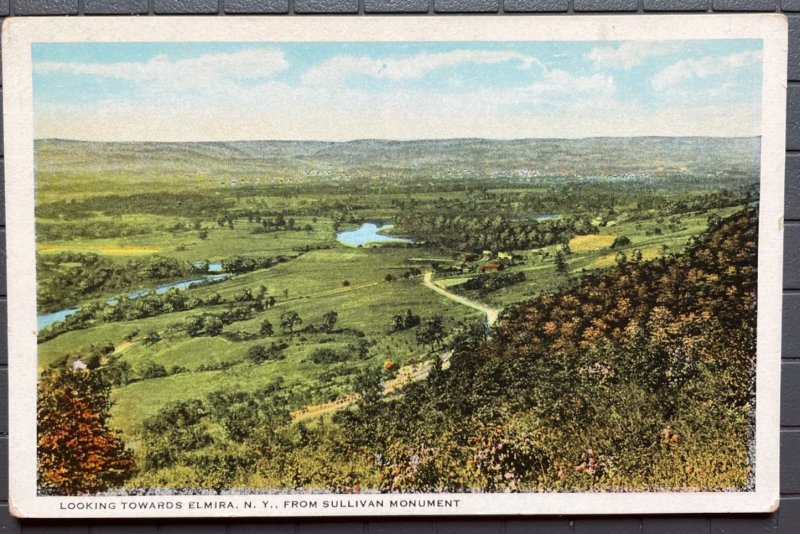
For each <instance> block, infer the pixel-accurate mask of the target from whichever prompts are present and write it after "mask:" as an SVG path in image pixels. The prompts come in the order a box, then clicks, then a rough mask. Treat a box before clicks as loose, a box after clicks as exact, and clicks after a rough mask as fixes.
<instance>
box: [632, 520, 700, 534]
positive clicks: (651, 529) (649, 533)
mask: <svg viewBox="0 0 800 534" xmlns="http://www.w3.org/2000/svg"><path fill="white" fill-rule="evenodd" d="M709 528H711V525H710V523H709V520H708V519H706V518H704V517H645V518H644V521H643V524H642V534H673V533H675V532H680V533H681V534H708V529H709Z"/></svg>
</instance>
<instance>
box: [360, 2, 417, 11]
mask: <svg viewBox="0 0 800 534" xmlns="http://www.w3.org/2000/svg"><path fill="white" fill-rule="evenodd" d="M430 10H431V0H364V11H365V12H366V13H428V12H429V11H430Z"/></svg>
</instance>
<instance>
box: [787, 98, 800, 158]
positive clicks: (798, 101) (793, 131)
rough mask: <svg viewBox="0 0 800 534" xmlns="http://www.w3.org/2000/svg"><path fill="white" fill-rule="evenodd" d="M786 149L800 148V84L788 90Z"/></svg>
mask: <svg viewBox="0 0 800 534" xmlns="http://www.w3.org/2000/svg"><path fill="white" fill-rule="evenodd" d="M786 150H800V85H790V86H789V88H788V89H787V90H786Z"/></svg>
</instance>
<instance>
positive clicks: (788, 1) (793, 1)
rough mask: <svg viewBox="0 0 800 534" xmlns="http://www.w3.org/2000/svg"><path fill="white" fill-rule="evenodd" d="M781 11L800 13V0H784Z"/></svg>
mask: <svg viewBox="0 0 800 534" xmlns="http://www.w3.org/2000/svg"><path fill="white" fill-rule="evenodd" d="M781 9H782V10H783V11H800V0H783V1H782V2H781Z"/></svg>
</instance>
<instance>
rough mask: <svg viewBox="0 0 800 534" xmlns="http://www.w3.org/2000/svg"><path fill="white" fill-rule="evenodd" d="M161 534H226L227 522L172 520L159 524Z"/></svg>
mask: <svg viewBox="0 0 800 534" xmlns="http://www.w3.org/2000/svg"><path fill="white" fill-rule="evenodd" d="M158 532H159V534H225V523H223V522H222V521H219V520H208V521H185V520H184V521H179V520H178V521H174V522H173V521H170V522H164V523H161V524H159V525H158Z"/></svg>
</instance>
